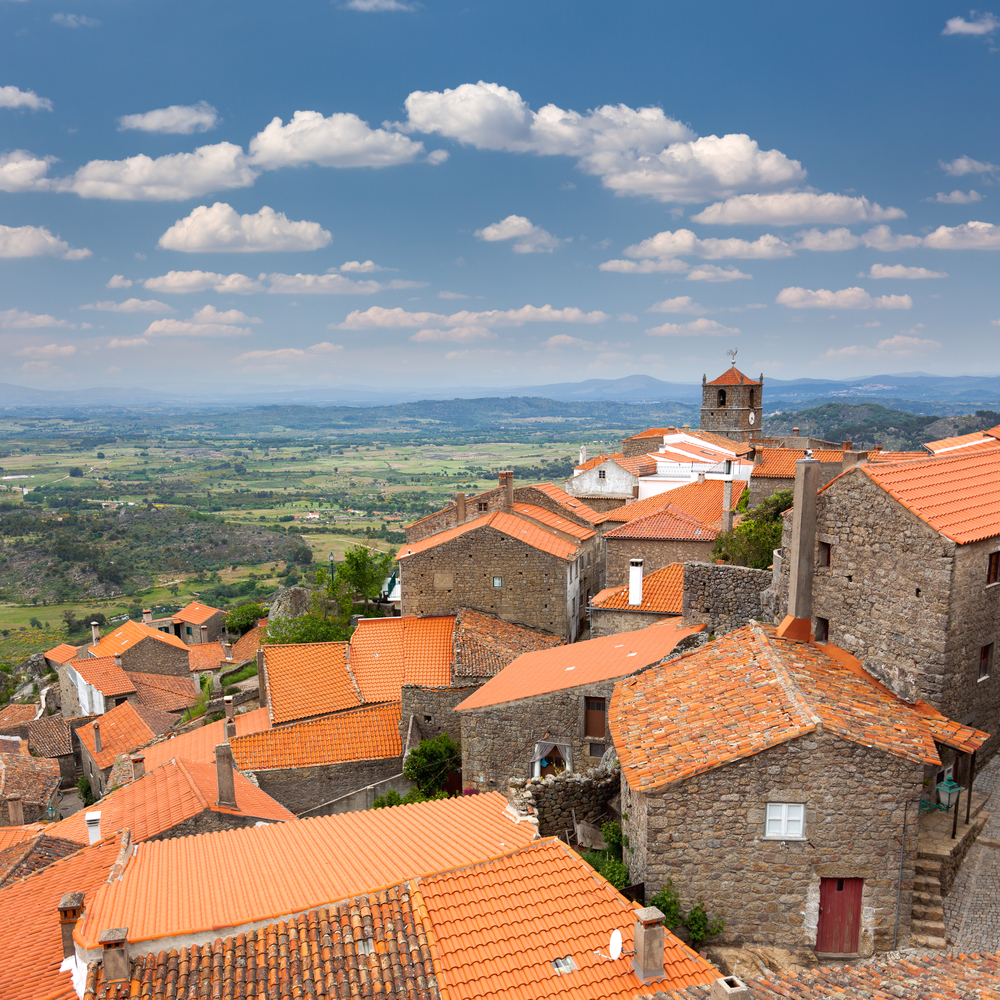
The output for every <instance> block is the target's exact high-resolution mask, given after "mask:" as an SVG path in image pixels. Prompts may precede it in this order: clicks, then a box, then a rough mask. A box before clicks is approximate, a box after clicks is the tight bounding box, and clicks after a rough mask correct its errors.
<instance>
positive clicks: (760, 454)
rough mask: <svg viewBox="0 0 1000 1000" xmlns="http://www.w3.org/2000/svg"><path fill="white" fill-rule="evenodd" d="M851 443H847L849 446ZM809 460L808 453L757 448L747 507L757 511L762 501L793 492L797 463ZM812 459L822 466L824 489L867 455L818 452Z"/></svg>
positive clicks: (789, 449) (849, 452)
mask: <svg viewBox="0 0 1000 1000" xmlns="http://www.w3.org/2000/svg"><path fill="white" fill-rule="evenodd" d="M850 443H851V442H850V441H845V442H844V444H845V445H849V444H850ZM805 457H806V451H805V449H799V448H760V447H758V448H756V449H754V460H753V471H752V472H751V473H750V496H749V499H748V500H747V506H748V507H750V508H752V507H756V506H757V504H759V503H760V502H761V500H764V499H766V498H767V497H769V496H773V495H774V494H775V493H777V492H778V491H779V490H790V489H791V488H792V486H793V484H794V482H795V463H796V462H797V461H798V460H799V459H800V458H805ZM812 457H813V458H814V459H816V461H817V462H819V463H820V472H819V484H820V486H825V485H826V484H827V483H828V482H830V480H831V479H835V478H836V477H837V476H839V475H840V474H841V472H843V471H844V470H845V469H848V468H850V467H851V466H853V465H857V464H858V462H864V461H867V459H868V452H865V451H851V450H849V449H847V448H845V449H843V450H840V449H838V450H837V451H830V450H826V451H822V450H816V451H813V452H812Z"/></svg>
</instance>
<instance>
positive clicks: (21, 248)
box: [0, 226, 90, 260]
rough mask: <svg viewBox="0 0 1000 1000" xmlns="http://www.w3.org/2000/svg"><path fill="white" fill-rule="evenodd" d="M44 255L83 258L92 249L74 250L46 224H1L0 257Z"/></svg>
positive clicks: (69, 258) (73, 258)
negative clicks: (49, 229) (50, 230)
mask: <svg viewBox="0 0 1000 1000" xmlns="http://www.w3.org/2000/svg"><path fill="white" fill-rule="evenodd" d="M44 256H51V257H62V258H63V259H64V260H82V259H83V258H84V257H89V256H90V251H89V250H86V249H79V250H73V249H72V248H71V247H70V245H69V244H68V243H66V242H65V241H64V240H61V239H59V237H58V236H53V235H52V233H50V232H49V231H48V230H47V229H46V228H45V227H44V226H0V257H44Z"/></svg>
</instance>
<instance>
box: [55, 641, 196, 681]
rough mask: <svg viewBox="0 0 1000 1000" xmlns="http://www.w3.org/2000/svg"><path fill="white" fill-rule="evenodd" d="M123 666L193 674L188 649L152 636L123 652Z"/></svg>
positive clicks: (183, 675) (157, 672)
mask: <svg viewBox="0 0 1000 1000" xmlns="http://www.w3.org/2000/svg"><path fill="white" fill-rule="evenodd" d="M122 667H124V668H125V670H138V671H139V672H140V673H145V674H173V675H174V676H175V677H189V676H190V675H191V672H190V669H189V662H188V651H187V650H186V649H181V648H180V647H179V646H174V645H171V644H170V643H169V642H163V641H162V640H161V639H154V638H153V637H152V636H150V637H149V638H147V639H140V640H139V641H138V642H137V643H136V644H135V645H134V646H129V648H128V649H126V650H125V651H124V652H123V653H122ZM60 679H61V678H60Z"/></svg>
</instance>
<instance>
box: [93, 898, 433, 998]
mask: <svg viewBox="0 0 1000 1000" xmlns="http://www.w3.org/2000/svg"><path fill="white" fill-rule="evenodd" d="M410 896H411V890H410V887H409V884H408V883H403V884H402V885H398V886H393V887H392V888H390V889H385V890H383V891H381V892H377V893H371V894H370V895H365V896H358V897H355V898H354V899H350V900H345V901H343V902H340V903H336V904H332V905H330V906H329V907H323V908H322V909H319V910H313V911H311V912H310V913H308V914H305V915H302V916H298V917H294V918H292V919H291V920H287V921H285V920H282V921H280V922H279V923H275V924H268V925H267V926H266V927H262V928H260V929H259V930H251V931H248V932H247V933H246V934H238V935H234V936H232V937H227V938H225V940H216V942H215V943H214V944H205V945H193V946H192V947H190V948H182V949H180V953H179V954H178V952H176V951H170V952H169V953H168V952H166V951H161V952H160V953H159V954H158V955H156V954H149V955H146V956H144V957H139V958H136V959H134V960H133V961H132V967H131V970H130V971H131V982H129V983H127V984H126V985H125V987H124V989H125V992H126V994H127V995H130V996H134V997H139V996H143V997H147V996H156V997H174V996H176V997H182V996H183V997H187V996H193V995H194V994H192V993H191V992H190V991H191V990H195V991H197V993H198V995H199V996H205V997H209V996H211V997H223V996H231V995H233V994H232V993H230V992H228V991H230V990H232V988H233V985H234V984H235V983H239V984H240V985H239V986H238V987H237V989H238V990H239V992H238V993H236V995H237V996H243V995H244V994H243V989H244V988H247V989H248V993H247V994H246V995H247V996H260V997H263V996H264V992H263V991H265V990H266V993H267V996H268V997H274V998H278V997H282V998H284V997H294V996H299V995H300V991H301V992H302V994H304V995H308V996H310V997H318V998H335V997H337V998H339V997H346V996H357V997H361V996H375V997H385V998H389V997H398V998H400V1000H403V998H405V1000H440V993H439V992H438V989H437V983H436V979H435V974H434V964H433V962H432V960H431V952H430V948H429V946H428V943H427V934H426V931H425V929H424V926H423V924H422V923H421V921H420V916H419V915H418V914H417V913H416V912H415V910H414V905H413V902H412V901H411V898H410ZM364 941H370V942H372V945H373V947H371V948H368V947H366V946H365V945H364V944H362V942H364ZM256 984H259V987H260V990H261V991H262V992H260V993H259V994H258V993H257V989H256ZM103 987H104V978H103V969H102V967H101V965H100V964H99V963H97V962H92V963H91V964H90V966H89V968H88V970H87V981H86V984H85V987H84V994H83V997H84V1000H97V998H98V997H104V996H105V993H104V988H103ZM145 990H151V992H150V993H147V992H144V991H145Z"/></svg>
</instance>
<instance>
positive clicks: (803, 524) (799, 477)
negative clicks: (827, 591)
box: [777, 458, 819, 641]
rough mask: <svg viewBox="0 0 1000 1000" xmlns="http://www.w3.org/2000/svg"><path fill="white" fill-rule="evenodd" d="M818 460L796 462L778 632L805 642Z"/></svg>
mask: <svg viewBox="0 0 1000 1000" xmlns="http://www.w3.org/2000/svg"><path fill="white" fill-rule="evenodd" d="M818 489H819V462H818V461H817V460H816V459H815V458H800V459H799V460H798V461H797V462H796V463H795V493H794V496H793V511H792V517H793V518H794V521H793V523H792V551H791V573H790V575H789V580H788V614H787V615H786V616H785V620H784V621H783V622H782V623H781V626H780V628H779V629H778V633H777V634H778V635H779V636H783V637H785V638H789V639H801V640H804V641H808V640H809V639H810V638H811V637H812V585H813V570H814V568H815V564H816V491H817V490H818Z"/></svg>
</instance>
